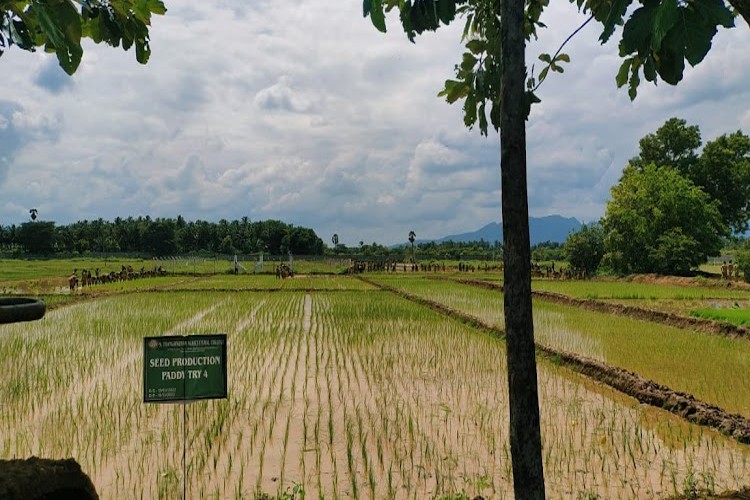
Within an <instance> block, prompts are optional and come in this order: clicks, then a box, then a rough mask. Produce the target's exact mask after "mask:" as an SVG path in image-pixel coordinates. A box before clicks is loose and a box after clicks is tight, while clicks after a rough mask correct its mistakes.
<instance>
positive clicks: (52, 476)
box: [0, 457, 99, 500]
mask: <svg viewBox="0 0 750 500" xmlns="http://www.w3.org/2000/svg"><path fill="white" fill-rule="evenodd" d="M0 498H2V499H4V500H98V499H99V495H97V493H96V489H95V488H94V484H93V483H92V482H91V479H89V477H88V476H87V475H86V473H85V472H83V470H81V466H80V465H78V462H76V461H75V460H73V459H72V458H67V459H64V460H50V459H45V458H37V457H31V458H28V459H17V460H0Z"/></svg>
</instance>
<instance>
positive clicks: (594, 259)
mask: <svg viewBox="0 0 750 500" xmlns="http://www.w3.org/2000/svg"><path fill="white" fill-rule="evenodd" d="M565 254H566V256H567V260H568V263H569V264H570V265H571V266H572V267H574V268H576V269H582V270H583V271H584V272H585V273H586V275H587V276H591V275H593V274H594V273H596V270H597V269H598V268H599V263H600V262H601V261H602V257H603V256H604V229H603V228H602V226H600V225H599V224H590V225H586V224H583V225H582V226H581V229H580V230H578V231H576V232H574V233H571V234H570V235H569V236H568V239H567V240H566V241H565Z"/></svg>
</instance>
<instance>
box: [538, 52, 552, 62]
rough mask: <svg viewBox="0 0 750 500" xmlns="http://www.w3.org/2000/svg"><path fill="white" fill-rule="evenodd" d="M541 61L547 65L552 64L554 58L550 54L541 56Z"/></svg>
mask: <svg viewBox="0 0 750 500" xmlns="http://www.w3.org/2000/svg"><path fill="white" fill-rule="evenodd" d="M539 60H540V61H542V62H546V63H551V62H552V57H551V56H550V55H549V54H539Z"/></svg>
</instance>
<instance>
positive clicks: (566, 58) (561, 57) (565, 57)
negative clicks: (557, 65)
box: [555, 54, 570, 63]
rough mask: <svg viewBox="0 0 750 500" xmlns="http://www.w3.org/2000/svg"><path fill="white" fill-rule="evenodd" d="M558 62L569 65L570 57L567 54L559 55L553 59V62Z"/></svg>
mask: <svg viewBox="0 0 750 500" xmlns="http://www.w3.org/2000/svg"><path fill="white" fill-rule="evenodd" d="M558 61H562V62H566V63H569V62H570V56H569V55H568V54H559V55H558V56H557V57H555V62H558Z"/></svg>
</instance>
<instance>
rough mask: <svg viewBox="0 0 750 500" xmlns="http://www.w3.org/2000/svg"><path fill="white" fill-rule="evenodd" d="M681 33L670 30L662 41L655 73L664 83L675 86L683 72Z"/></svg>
mask: <svg viewBox="0 0 750 500" xmlns="http://www.w3.org/2000/svg"><path fill="white" fill-rule="evenodd" d="M681 35H682V31H681V30H679V29H672V30H670V31H669V33H667V36H666V37H664V40H663V41H662V47H661V50H660V51H659V60H658V63H657V64H656V71H657V72H658V73H659V76H660V77H661V78H662V80H664V81H665V82H667V83H669V84H671V85H677V83H679V81H680V80H682V74H683V71H684V70H685V43H684V39H683V37H682V36H681Z"/></svg>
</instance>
